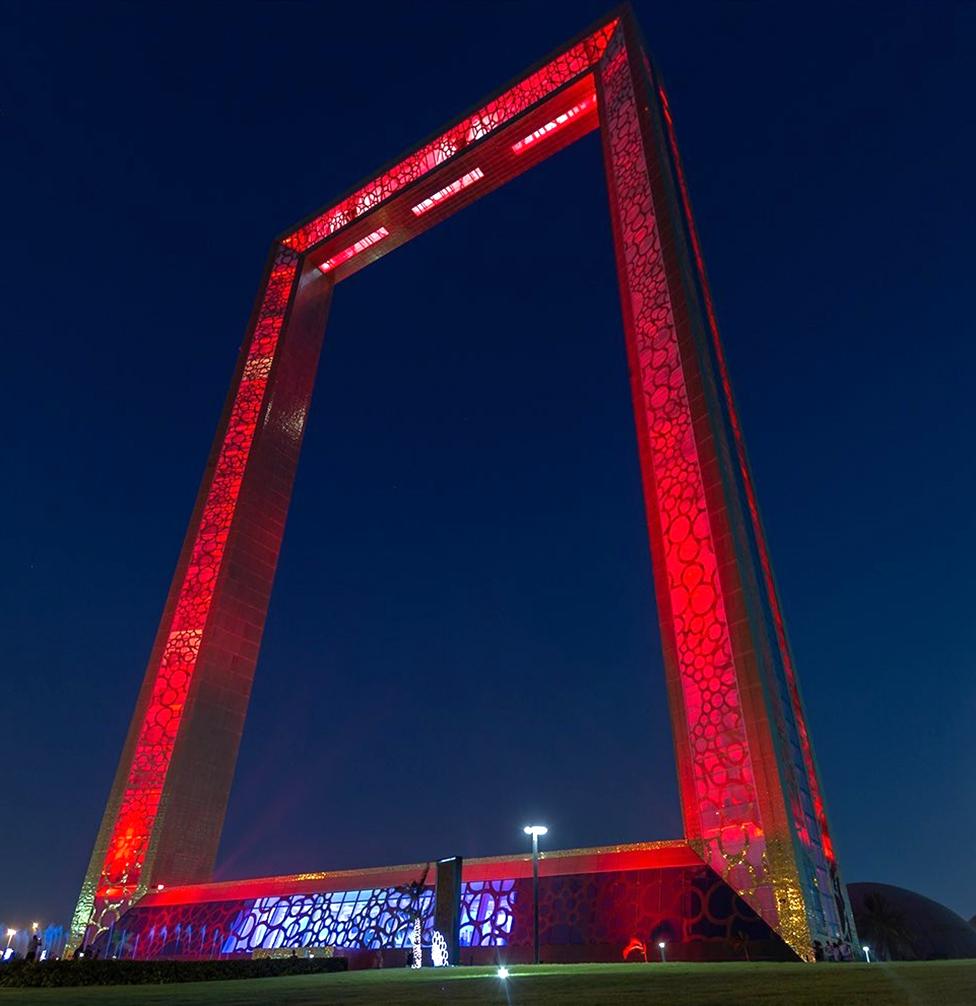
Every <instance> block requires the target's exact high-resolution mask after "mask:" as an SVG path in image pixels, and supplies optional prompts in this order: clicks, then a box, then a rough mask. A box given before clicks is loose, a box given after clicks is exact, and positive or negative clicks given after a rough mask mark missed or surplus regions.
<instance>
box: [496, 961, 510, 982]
mask: <svg viewBox="0 0 976 1006" xmlns="http://www.w3.org/2000/svg"><path fill="white" fill-rule="evenodd" d="M495 974H496V975H497V976H498V977H499V978H501V979H502V981H504V980H505V979H506V978H507V977H508V968H506V967H505V965H504V964H503V965H502V966H501V967H500V968H499V969H498V970H497V971H496V972H495Z"/></svg>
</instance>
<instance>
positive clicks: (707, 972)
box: [0, 961, 976, 1006]
mask: <svg viewBox="0 0 976 1006" xmlns="http://www.w3.org/2000/svg"><path fill="white" fill-rule="evenodd" d="M511 971H512V974H511V977H510V978H509V979H508V980H507V981H504V982H503V981H501V980H499V979H498V978H497V977H495V974H494V969H493V968H450V969H448V970H444V971H440V970H436V971H435V970H434V969H432V968H425V969H424V970H422V971H414V972H411V971H406V970H403V971H400V970H386V971H353V972H349V973H347V974H332V975H308V976H301V977H296V978H257V979H251V980H242V981H229V982H195V983H193V984H182V985H153V986H112V987H105V986H102V987H99V988H78V989H0V1006H8V1004H11V1006H12V1004H14V1003H36V1004H42V1003H57V1004H58V1006H76V1004H77V1006H94V1004H99V1006H101V1004H103V1003H104V1004H105V1006H113V1004H117V1006H122V1004H125V1006H128V1004H130V1003H131V1004H133V1006H152V1004H161V1003H169V1004H172V1003H180V1004H183V1003H186V1004H188V1006H193V1004H201V1006H204V1004H206V1006H345V1004H347V1003H348V1004H367V1003H371V1004H372V1003H375V1004H377V1006H420V1004H427V1003H459V1004H465V1003H472V1004H474V1003H478V1004H481V1003H484V1004H491V1006H496V1004H497V1006H516V1004H517V1006H523V1004H524V1006H534V1004H540V1006H541V1004H549V1003H569V1004H587V1006H590V1004H596V1006H602V1004H604V1003H661V1004H666V1006H692V1004H694V1006H711V1004H715V1006H755V1004H760V1006H762V1004H769V1003H775V1004H780V1003H782V1004H790V1006H808V1004H820V1003H838V1004H843V1006H848V1004H850V1006H856V1004H859V1003H870V1004H877V1006H882V1004H884V1006H901V1004H905V1006H926V1004H929V1003H931V1004H933V1006H957V1004H958V1006H963V1004H965V1006H973V1004H976V961H936V962H930V963H911V964H835V965H830V964H820V965H803V964H576V965H556V964H553V965H542V966H541V967H528V966H524V965H523V966H518V965H513V966H512V969H511Z"/></svg>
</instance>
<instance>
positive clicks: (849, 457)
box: [0, 0, 976, 924]
mask: <svg viewBox="0 0 976 1006" xmlns="http://www.w3.org/2000/svg"><path fill="white" fill-rule="evenodd" d="M636 6H637V13H638V16H639V18H640V20H641V23H642V26H643V29H644V32H645V35H646V38H647V40H648V44H649V46H650V48H651V50H652V52H653V53H654V55H655V58H656V60H657V62H658V63H659V65H660V68H661V70H662V73H663V76H664V80H665V81H666V83H667V85H668V88H669V93H670V97H671V103H672V108H673V111H674V115H675V120H676V125H677V129H678V136H679V140H680V142H681V144H682V151H683V155H684V159H685V163H686V167H687V172H688V175H689V183H690V187H691V192H692V197H693V199H694V201H695V207H696V213H697V219H698V224H699V229H700V231H701V236H702V240H703V244H704V251H705V256H706V260H707V263H708V267H709V271H710V275H711V280H712V284H713V288H714V294H715V299H716V302H717V306H718V312H719V320H720V324H721V325H722V330H723V334H724V339H725V343H726V347H727V351H728V356H729V362H730V367H731V371H732V378H733V382H734V384H735V387H736V391H737V395H738V399H739V404H740V410H741V414H742V419H743V423H744V427H745V432H746V437H747V442H748V445H749V449H750V454H751V459H752V464H753V468H754V473H755V478H756V482H757V488H758V492H759V497H760V502H761V505H762V508H763V514H764V519H765V523H766V528H767V532H768V537H769V542H770V547H771V550H772V556H773V561H774V564H775V567H776V570H777V574H778V577H779V581H780V586H781V589H782V594H783V601H784V606H785V612H786V617H787V621H788V624H789V626H790V630H791V635H792V640H793V645H794V649H795V654H796V658H797V663H798V667H799V672H800V680H801V683H802V686H803V689H804V694H805V699H806V703H807V708H808V713H809V720H810V727H811V731H812V735H813V741H814V744H815V747H816V750H817V754H818V757H819V762H820V766H821V770H822V774H823V781H824V787H825V792H826V797H827V801H828V807H829V809H830V811H831V814H832V820H833V827H834V831H835V838H836V844H837V846H838V850H839V854H840V857H841V865H842V869H843V871H844V874H845V876H846V879H847V880H849V881H858V880H874V881H884V882H888V883H894V884H900V885H904V886H907V887H910V888H913V889H915V890H918V891H920V892H921V893H923V894H926V895H928V896H930V897H933V898H935V899H937V900H940V901H943V902H945V903H946V904H948V905H949V906H951V907H952V908H954V909H955V910H957V911H959V912H960V913H962V914H963V915H965V916H967V917H968V916H970V915H972V914H973V913H974V912H976V874H974V871H973V869H972V844H973V835H974V834H976V799H974V796H976V794H974V778H976V764H974V761H976V759H974V745H973V740H972V738H973V720H974V709H976V675H974V673H973V653H974V650H976V629H974V619H973V590H974V588H973V577H972V563H973V547H974V546H973V539H974V531H976V518H974V508H973V505H972V499H973V497H974V494H976V472H974V466H973V462H972V446H971V444H972V430H973V424H974V421H976V408H974V404H973V403H974V394H973V390H972V388H973V374H974V371H976V340H974V332H973V323H972V317H973V311H972V290H973V280H972V228H973V223H974V221H976V194H974V193H976V188H974V185H973V177H972V176H973V163H974V161H976V139H974V132H973V129H972V122H973V113H972V100H973V96H974V94H976V79H974V78H976V70H974V63H973V60H972V53H973V51H976V6H973V5H971V4H970V5H963V4H960V5H958V6H956V7H951V6H941V7H940V6H939V5H937V4H924V5H922V4H919V5H909V6H899V5H897V4H892V3H884V4H880V5H877V6H874V7H872V6H870V5H867V4H843V5H838V6H833V7H832V6H830V5H825V4H823V3H816V4H807V5H801V4H779V3H754V4H742V3H735V4H733V3H726V4H707V3H696V4H691V3H681V4H678V3H664V2H660V3H654V2H643V3H638V4H637V5H636ZM604 10H605V7H604V6H603V4H601V3H598V2H587V0H562V2H561V3H559V4H554V3H551V2H535V3H518V4H514V3H513V4H504V3H494V4H492V3H477V4H476V3H453V4H452V3H439V4H434V3H430V4H399V3H389V4H385V3H372V4H369V5H362V4H321V5H313V4H300V3H290V4H261V5H249V4H240V3H239V4H234V5H233V6H231V5H201V4H194V5H190V6H180V5H173V4H162V3H160V4H156V5H150V4H139V5H125V6H110V5H105V4H75V5H57V6H45V5H43V4H39V3H29V4H17V3H10V2H8V3H6V4H4V5H3V10H2V14H0V19H2V20H0V38H2V42H0V53H2V57H3V58H2V60H0V66H2V69H0V74H2V84H3V95H2V107H0V128H2V144H3V155H2V161H0V174H2V177H3V179H4V184H3V192H4V197H5V198H4V200H3V202H4V209H3V231H4V237H5V240H4V242H3V250H2V255H3V259H4V261H3V276H4V280H5V288H6V293H5V297H4V300H5V306H4V325H3V330H2V335H3V362H4V366H3V371H4V373H5V375H6V380H5V385H6V387H5V408H6V414H7V416H8V431H7V435H6V436H5V437H4V438H3V439H4V445H3V467H2V470H3V472H4V474H5V478H4V491H3V493H2V495H0V513H2V519H0V529H2V530H0V535H2V554H3V560H4V570H5V572H4V575H3V578H2V598H0V639H2V653H3V661H2V675H3V698H2V702H0V757H2V759H3V766H4V772H3V785H2V788H0V919H3V920H4V921H5V922H6V923H8V924H11V923H14V922H23V921H24V920H28V919H37V918H40V919H46V920H53V921H66V920H67V918H68V916H69V913H70V910H71V908H72V907H73V904H74V900H75V898H76V896H77V892H78V888H79V886H80V883H81V879H82V876H83V873H84V870H85V867H86V865H87V861H88V856H89V853H90V850H91V845H92V842H93V840H94V837H95V832H96V828H97V825H98V822H99V819H100V816H101V813H102V809H103V806H104V801H105V798H106V795H107V792H108V788H109V785H110V782H111V778H112V773H113V771H114V768H115V764H116V760H117V758H118V755H119V751H120V749H121V745H122V741H123V738H124V735H125V731H126V728H127V725H128V721H129V717H130V715H131V711H132V706H133V703H134V700H135V696H136V692H137V689H138V687H139V684H140V681H141V679H142V675H143V672H144V668H145V661H146V658H147V656H148V653H149V649H150V646H151V643H152V639H153V635H154V632H155V629H156V625H157V621H158V618H159V615H160V613H161V610H162V604H163V600H164V596H165V593H166V590H167V587H168V584H169V580H170V577H171V575H172V572H173V567H174V564H175V561H176V557H177V553H178V550H179V546H180V543H181V540H182V536H183V533H184V530H185V526H186V521H187V518H188V516H189V513H190V509H191V507H192V504H193V500H194V497H195V494H196V491H197V486H198V483H199V479H200V475H201V473H202V470H203V464H204V461H205V459H206V456H207V452H208V449H209V445H210V440H211V437H212V435H213V431H214V428H215V425H216V421H217V418H218V415H219V412H220V408H221V405H222V402H223V398H224V395H225V393H226V390H227V385H228V381H229V378H230V376H231V372H232V369H233V366H234V362H235V357H236V354H237V349H238V346H239V345H240V342H241V339H242V337H243V335H244V330H245V325H246V322H247V318H248V315H249V312H250V310H251V306H252V302H253V298H254V295H255V291H256V289H257V284H258V282H259V279H260V277H261V272H262V268H263V265H264V261H265V255H266V251H267V248H268V245H269V242H270V240H271V238H272V237H273V236H274V235H275V234H277V233H279V232H280V231H282V230H284V229H285V228H286V227H288V226H289V225H291V224H292V223H294V222H296V221H297V220H299V219H300V218H302V217H304V216H305V215H306V214H308V213H310V212H311V211H313V210H315V209H316V208H318V207H319V206H321V205H323V204H326V203H327V202H328V201H329V200H330V199H332V198H333V197H334V196H336V195H338V194H339V193H341V192H342V191H344V190H345V189H346V188H348V187H349V186H350V185H351V184H352V183H354V182H355V181H357V180H359V179H360V178H361V177H363V176H365V175H367V174H368V173H369V172H370V171H371V170H372V169H374V168H376V167H378V166H379V165H380V164H382V163H383V162H385V161H386V160H388V159H390V158H391V157H393V156H394V155H396V154H397V153H398V152H400V151H401V150H404V149H405V148H407V147H409V146H411V145H412V144H414V143H416V142H417V141H418V140H420V139H421V138H423V137H424V136H426V135H427V134H428V133H430V132H431V131H433V130H434V129H436V128H437V127H439V126H441V125H443V124H445V123H447V122H448V121H450V120H451V119H452V118H454V117H455V116H456V115H457V114H459V113H460V112H462V111H464V110H465V109H466V108H467V107H468V106H470V105H472V104H474V103H475V102H476V101H477V100H478V99H479V98H481V97H482V96H484V95H485V94H487V93H488V92H489V91H492V90H493V89H495V88H496V87H498V86H499V85H501V84H502V83H504V82H505V81H507V80H509V79H510V78H512V77H514V76H516V75H517V74H518V73H519V72H520V71H521V70H522V69H523V68H525V67H526V66H527V65H529V64H530V63H532V62H534V61H535V60H536V59H538V58H539V57H541V56H542V55H543V54H545V53H546V52H547V51H549V50H550V49H552V48H554V47H556V46H557V45H559V44H560V43H561V42H563V41H564V40H565V39H567V38H568V37H570V36H572V35H574V34H576V33H577V32H578V31H579V30H581V29H582V28H583V27H585V26H586V25H587V24H588V23H589V22H591V21H592V20H594V19H595V18H596V17H598V16H600V15H601V14H602V13H603V12H604ZM646 542H647V539H646V532H645V529H644V518H643V510H642V502H641V494H640V484H639V473H638V464H637V455H636V447H635V437H634V430H633V420H632V417H631V407H630V399H629V389H628V385H627V377H626V363H625V354H624V344H623V338H622V330H621V320H620V307H619V300H618V293H617V284H616V278H615V272H614V263H613V254H612V246H611V236H610V225H609V219H608V214H607V194H606V186H605V182H604V178H603V167H602V159H601V152H600V146H599V141H598V138H597V135H596V134H592V135H590V136H588V137H586V138H585V139H584V140H582V141H580V142H579V143H578V144H576V145H575V146H573V147H571V148H570V149H568V150H567V151H565V152H563V153H561V154H559V155H558V156H557V157H555V158H553V159H551V160H549V161H546V162H545V163H544V164H543V165H542V166H540V167H538V168H536V169H535V170H534V171H532V172H530V173H529V174H527V175H525V176H523V177H521V178H518V179H517V180H516V181H514V182H512V183H510V184H509V185H508V186H507V187H506V188H504V189H502V190H501V191H500V192H498V193H495V194H493V195H491V196H490V197H489V198H487V199H484V200H482V201H480V202H478V203H477V204H475V205H474V206H473V207H471V208H469V209H466V210H465V211H464V212H463V213H461V214H459V215H457V216H455V217H452V218H451V219H450V220H449V221H447V222H446V223H445V224H444V225H443V226H441V227H439V228H437V229H436V230H434V231H432V232H430V233H428V234H426V235H424V236H422V237H421V238H419V239H418V240H416V241H414V242H413V243H411V244H410V245H409V246H407V247H405V248H403V249H400V250H397V251H395V252H394V253H392V254H390V255H388V256H387V257H386V258H384V259H383V260H382V261H381V262H379V263H377V264H376V265H374V266H373V267H371V268H370V269H368V270H366V271H364V272H361V273H359V274H358V275H356V276H354V277H353V278H352V279H350V280H349V281H347V282H345V283H344V284H342V285H341V287H340V288H339V290H338V291H337V296H336V299H335V302H334V306H333V310H332V316H331V320H330V322H329V329H328V334H327V337H326V344H325V349H324V353H323V358H322V363H321V368H320V372H319V377H318V383H317V386H316V391H315V397H314V400H313V405H312V411H311V415H310V420H309V425H308V430H307V436H306V441H305V448H304V452H303V457H302V464H301V467H300V470H299V475H298V482H297V486H296V492H295V497H294V502H293V504H292V508H291V514H290V518H289V525H288V531H287V535H286V538H285V544H284V549H283V552H282V557H281V563H280V566H279V571H278V578H277V583H276V590H275V595H274V599H273V602H272V607H271V614H270V617H269V620H268V625H267V631H266V634H265V639H264V646H263V650H262V655H261V660H260V663H259V667H258V672H257V678H256V681H255V687H254V695H253V699H252V703H251V708H250V713H249V718H248V722H247V727H246V731H245V736H244V741H243V745H242V750H241V755H240V760H239V763H238V771H237V776H236V781H235V785H234V790H233V793H232V796H231V806H230V810H229V813H228V817H227V824H226V828H225V831H224V838H223V845H222V849H221V853H220V860H219V868H218V873H219V876H220V877H223V878H230V877H240V876H257V875H262V874H268V873H280V872H294V871H299V870H313V869H332V868H343V867H356V866H370V865H383V864H392V863H404V862H415V861H418V860H427V859H430V858H434V857H441V856H445V855H452V854H461V855H465V856H474V855H488V854H499V853H504V852H510V851H515V850H517V849H521V848H522V847H523V845H524V836H523V835H522V834H521V827H522V825H523V824H525V823H526V822H527V821H528V820H529V819H535V818H539V819H541V820H543V821H545V822H546V823H547V824H549V826H550V828H551V833H550V835H549V836H548V837H547V838H546V840H545V842H546V844H548V846H549V847H550V848H553V847H556V848H573V847H578V846H585V845H594V844H600V843H616V842H622V841H638V840H646V839H655V838H676V837H679V836H680V834H681V824H680V815H679V811H678V806H677V794H676V787H675V782H674V775H673V757H672V748H671V736H670V726H669V719H668V715H667V709H666V704H665V690H664V682H663V672H662V666H661V656H660V652H659V639H658V631H657V625H656V614H655V609H654V601H653V593H652V583H651V573H650V559H649V555H648V548H647V543H646Z"/></svg>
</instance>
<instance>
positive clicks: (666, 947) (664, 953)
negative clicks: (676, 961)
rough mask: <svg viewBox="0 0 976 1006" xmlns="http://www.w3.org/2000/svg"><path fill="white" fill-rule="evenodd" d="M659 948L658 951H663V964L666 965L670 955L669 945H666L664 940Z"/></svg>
mask: <svg viewBox="0 0 976 1006" xmlns="http://www.w3.org/2000/svg"><path fill="white" fill-rule="evenodd" d="M657 948H658V950H660V951H661V963H662V964H666V963H667V961H668V954H667V949H668V945H667V943H665V942H664V940H661V941H660V942H659V943H658V945H657Z"/></svg>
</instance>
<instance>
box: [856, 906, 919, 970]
mask: <svg viewBox="0 0 976 1006" xmlns="http://www.w3.org/2000/svg"><path fill="white" fill-rule="evenodd" d="M858 928H859V929H860V930H861V934H860V935H861V937H862V939H863V940H864V942H865V943H867V944H869V945H870V947H871V949H872V950H873V951H874V953H875V954H876V955H877V956H878V958H879V959H881V960H888V961H891V960H913V959H914V958H915V956H916V954H915V947H914V942H915V941H914V938H913V937H912V933H911V930H910V929H909V927H908V924H907V923H906V922H905V917H904V916H903V915H902V914H901V912H899V911H897V910H896V909H895V908H894V906H893V905H891V903H890V902H889V901H888V899H887V898H885V896H884V895H883V894H879V893H878V892H877V891H871V892H870V893H869V894H866V895H865V896H864V910H863V914H862V916H861V919H860V921H859V923H858Z"/></svg>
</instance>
